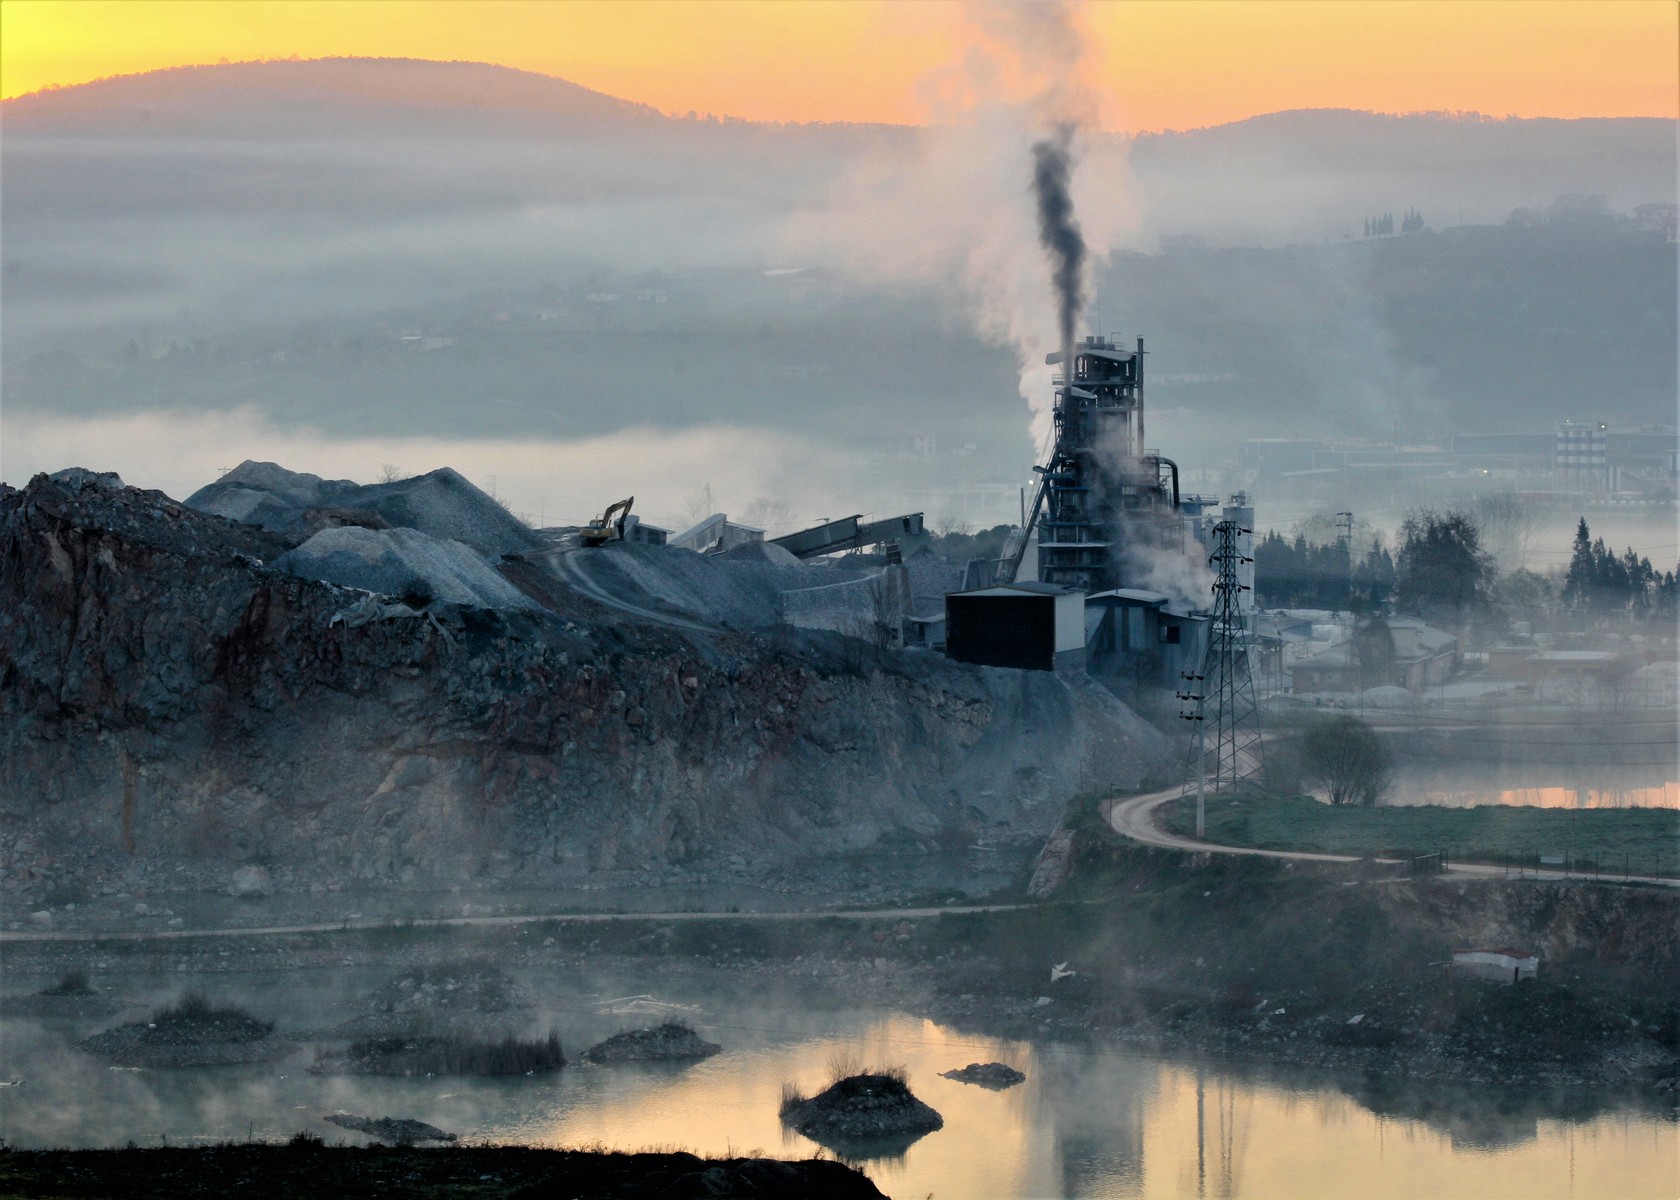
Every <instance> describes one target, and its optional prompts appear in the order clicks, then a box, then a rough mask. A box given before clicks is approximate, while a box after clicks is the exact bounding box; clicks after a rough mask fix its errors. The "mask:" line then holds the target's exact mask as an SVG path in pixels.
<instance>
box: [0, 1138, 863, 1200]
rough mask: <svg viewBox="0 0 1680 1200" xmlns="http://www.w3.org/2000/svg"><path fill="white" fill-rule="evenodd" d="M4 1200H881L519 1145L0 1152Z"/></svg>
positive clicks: (816, 1173) (730, 1164)
mask: <svg viewBox="0 0 1680 1200" xmlns="http://www.w3.org/2000/svg"><path fill="white" fill-rule="evenodd" d="M0 1194H4V1195H6V1196H20V1197H59V1196H66V1195H81V1196H125V1197H129V1198H131V1200H175V1198H176V1197H178V1196H184V1195H213V1196H229V1195H235V1194H237V1195H240V1196H251V1197H260V1198H261V1197H272V1198H274V1200H280V1198H282V1197H286V1198H290V1197H294V1196H300V1195H320V1196H395V1195H401V1196H409V1197H415V1198H416V1200H424V1198H427V1197H443V1196H456V1195H471V1196H473V1197H476V1198H478V1200H513V1198H515V1197H522V1198H534V1197H537V1196H608V1195H610V1196H619V1197H625V1198H626V1200H633V1198H639V1197H646V1198H647V1200H655V1198H668V1200H681V1198H684V1197H694V1198H699V1197H704V1196H754V1197H761V1198H763V1200H808V1198H809V1197H812V1196H824V1197H832V1198H833V1200H882V1193H881V1192H880V1190H879V1189H877V1188H876V1187H875V1185H874V1184H872V1183H871V1182H870V1181H869V1180H868V1178H866V1177H865V1176H864V1175H863V1174H862V1172H860V1171H856V1170H854V1169H853V1168H851V1167H848V1166H846V1165H844V1164H843V1163H837V1162H830V1161H827V1160H822V1159H806V1160H802V1161H798V1162H782V1161H778V1160H775V1159H765V1158H725V1159H705V1158H700V1157H698V1156H696V1155H693V1154H681V1153H677V1154H618V1153H599V1152H591V1151H583V1150H532V1149H526V1148H524V1147H517V1146H467V1147H454V1146H450V1147H440V1148H433V1149H398V1148H385V1147H372V1148H367V1149H353V1148H345V1147H326V1146H323V1145H321V1144H320V1142H319V1141H305V1140H300V1141H298V1142H295V1143H294V1144H292V1145H290V1146H260V1145H230V1146H208V1147H204V1148H201V1149H192V1150H187V1149H175V1148H159V1149H149V1150H0Z"/></svg>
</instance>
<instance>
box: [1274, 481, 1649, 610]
mask: <svg viewBox="0 0 1680 1200" xmlns="http://www.w3.org/2000/svg"><path fill="white" fill-rule="evenodd" d="M1254 591H1255V599H1256V602H1257V603H1258V604H1259V605H1260V607H1262V608H1321V609H1330V610H1332V611H1343V612H1346V611H1352V612H1364V613H1372V614H1380V613H1384V612H1400V613H1407V614H1411V615H1414V616H1420V617H1423V618H1424V619H1426V620H1433V621H1443V622H1449V623H1456V622H1462V621H1465V620H1476V621H1481V622H1486V621H1493V622H1495V623H1499V622H1503V621H1504V620H1507V619H1512V618H1515V619H1520V620H1527V621H1530V622H1538V623H1542V624H1544V623H1546V622H1548V621H1549V620H1551V619H1553V618H1567V619H1569V620H1571V621H1575V622H1579V621H1580V620H1581V619H1582V618H1586V619H1591V620H1629V619H1631V620H1635V621H1647V620H1665V621H1669V622H1672V621H1674V620H1675V618H1676V613H1677V599H1680V584H1677V572H1676V571H1666V572H1664V571H1658V570H1657V569H1656V568H1655V567H1654V566H1652V564H1651V560H1650V559H1648V558H1645V557H1642V556H1641V555H1639V554H1638V553H1637V552H1636V551H1634V550H1633V548H1632V547H1629V548H1628V549H1627V550H1626V551H1624V552H1623V553H1621V554H1619V555H1618V554H1617V553H1615V552H1614V551H1613V550H1611V549H1610V548H1609V547H1608V546H1607V545H1605V542H1604V539H1603V538H1594V537H1593V536H1592V532H1591V530H1590V529H1589V528H1588V526H1587V522H1586V519H1585V518H1584V517H1583V518H1582V519H1581V522H1580V524H1579V525H1578V526H1577V528H1576V532H1575V543H1574V552H1573V555H1572V557H1571V559H1570V563H1569V568H1568V570H1567V572H1565V574H1564V575H1563V577H1562V579H1561V581H1560V580H1559V579H1558V578H1557V577H1556V576H1555V575H1554V576H1552V577H1550V578H1548V577H1546V576H1543V575H1538V574H1536V573H1535V572H1533V571H1524V570H1518V571H1512V572H1510V573H1509V574H1507V575H1503V576H1502V575H1500V573H1499V571H1498V569H1497V567H1496V566H1495V564H1494V558H1493V556H1492V555H1491V554H1490V553H1489V552H1488V551H1487V549H1486V548H1485V546H1484V541H1483V535H1482V528H1481V525H1480V524H1479V522H1478V521H1477V520H1476V518H1475V517H1473V516H1471V515H1470V514H1468V513H1464V512H1457V511H1449V512H1437V511H1434V510H1431V509H1422V510H1419V511H1417V512H1414V513H1412V514H1410V515H1409V516H1408V517H1407V518H1406V520H1405V522H1404V523H1403V524H1402V525H1401V527H1400V532H1399V537H1398V539H1397V546H1396V549H1395V551H1394V553H1393V554H1390V553H1389V551H1388V550H1387V548H1386V547H1385V546H1384V545H1383V542H1382V539H1381V538H1373V539H1372V541H1371V543H1370V545H1369V546H1368V547H1367V548H1366V549H1364V550H1363V551H1362V552H1360V553H1358V554H1355V553H1354V552H1353V551H1352V550H1351V548H1350V547H1349V545H1348V543H1347V541H1346V540H1345V539H1336V540H1334V541H1331V542H1327V543H1320V542H1310V541H1308V540H1307V538H1306V536H1305V534H1302V533H1297V534H1296V535H1295V536H1294V537H1293V538H1288V537H1285V536H1284V535H1282V534H1280V533H1278V532H1277V531H1275V530H1273V531H1271V532H1268V533H1267V534H1266V535H1265V536H1264V537H1262V538H1261V539H1260V540H1259V541H1258V542H1257V543H1256V544H1255V547H1254Z"/></svg>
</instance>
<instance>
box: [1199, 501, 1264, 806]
mask: <svg viewBox="0 0 1680 1200" xmlns="http://www.w3.org/2000/svg"><path fill="white" fill-rule="evenodd" d="M1249 532H1250V531H1249V530H1247V529H1243V528H1240V527H1239V526H1238V525H1237V523H1236V522H1235V521H1221V522H1219V523H1218V524H1217V525H1215V526H1214V527H1213V536H1214V551H1213V553H1212V554H1211V555H1210V556H1209V557H1208V562H1209V564H1211V565H1212V566H1213V567H1214V569H1215V575H1214V581H1213V622H1212V625H1211V627H1210V628H1209V629H1208V643H1207V654H1206V657H1204V658H1203V660H1202V670H1201V673H1200V674H1199V675H1188V674H1187V675H1186V676H1185V677H1184V678H1185V680H1186V682H1187V684H1188V685H1189V686H1187V687H1186V689H1185V690H1184V691H1182V692H1180V693H1179V699H1181V700H1185V701H1194V702H1195V704H1196V708H1195V711H1194V712H1186V713H1181V714H1179V715H1180V716H1182V717H1184V718H1185V719H1186V720H1189V721H1194V722H1195V723H1196V736H1195V741H1194V742H1193V743H1192V744H1191V757H1190V762H1189V763H1188V764H1187V768H1188V774H1190V776H1191V777H1192V778H1194V779H1195V781H1196V795H1197V804H1196V832H1197V834H1198V835H1199V834H1200V833H1201V832H1202V825H1203V815H1202V803H1201V796H1202V790H1203V788H1204V786H1205V781H1206V780H1207V778H1208V776H1209V773H1210V772H1209V769H1210V767H1211V775H1212V781H1213V790H1214V791H1215V792H1219V791H1223V790H1225V789H1227V788H1230V787H1232V786H1234V785H1235V784H1236V783H1237V782H1238V781H1239V780H1243V779H1251V778H1253V777H1254V776H1255V775H1258V774H1259V772H1260V768H1261V766H1262V765H1263V763H1264V758H1263V752H1262V748H1261V740H1260V705H1259V702H1258V701H1257V700H1256V699H1255V695H1254V665H1253V661H1252V651H1253V643H1252V639H1251V638H1250V636H1249V632H1248V627H1247V626H1246V625H1245V624H1244V622H1243V619H1242V610H1241V606H1240V605H1239V603H1238V597H1239V595H1240V594H1241V593H1242V592H1243V591H1246V590H1247V589H1246V587H1245V586H1244V585H1243V584H1241V583H1239V582H1238V579H1237V568H1238V566H1240V565H1241V564H1243V563H1247V562H1252V561H1253V560H1252V559H1250V558H1247V557H1246V556H1244V555H1243V553H1242V552H1241V550H1239V549H1238V548H1237V538H1238V537H1239V536H1241V535H1242V534H1245V533H1249ZM1210 726H1211V728H1210ZM1209 757H1211V758H1212V759H1213V761H1212V763H1211V764H1210V763H1209V762H1208V761H1207V760H1208V758H1209ZM1185 790H1186V791H1188V790H1189V789H1188V788H1186V789H1185Z"/></svg>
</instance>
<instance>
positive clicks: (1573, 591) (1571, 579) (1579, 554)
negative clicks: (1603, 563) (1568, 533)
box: [1563, 517, 1593, 612]
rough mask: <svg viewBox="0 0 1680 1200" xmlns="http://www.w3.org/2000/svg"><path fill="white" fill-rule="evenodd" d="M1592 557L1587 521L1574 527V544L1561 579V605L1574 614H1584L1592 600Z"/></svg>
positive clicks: (1590, 535)
mask: <svg viewBox="0 0 1680 1200" xmlns="http://www.w3.org/2000/svg"><path fill="white" fill-rule="evenodd" d="M1592 590H1593V556H1592V531H1591V530H1590V529H1588V528H1587V519H1586V518H1585V517H1582V518H1581V521H1580V524H1578V525H1576V526H1575V542H1574V545H1573V546H1572V547H1571V549H1570V553H1569V571H1568V573H1567V574H1565V575H1564V577H1563V605H1564V607H1565V608H1568V609H1571V610H1573V611H1575V612H1585V611H1586V609H1587V607H1588V605H1589V604H1590V603H1591V600H1592Z"/></svg>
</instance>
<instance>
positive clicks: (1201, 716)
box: [1178, 671, 1207, 838]
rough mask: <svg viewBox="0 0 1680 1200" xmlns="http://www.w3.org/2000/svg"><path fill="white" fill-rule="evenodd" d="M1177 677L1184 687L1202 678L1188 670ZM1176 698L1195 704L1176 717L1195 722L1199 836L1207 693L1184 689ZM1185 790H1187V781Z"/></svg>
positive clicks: (1201, 833) (1203, 813)
mask: <svg viewBox="0 0 1680 1200" xmlns="http://www.w3.org/2000/svg"><path fill="white" fill-rule="evenodd" d="M1179 678H1181V679H1183V680H1184V683H1185V687H1186V689H1189V688H1197V687H1199V685H1200V684H1201V683H1202V680H1203V677H1202V676H1200V675H1196V674H1192V673H1191V672H1189V671H1181V672H1180V673H1179ZM1178 698H1179V699H1180V700H1183V701H1185V702H1186V703H1189V702H1191V701H1194V702H1195V705H1196V707H1195V708H1194V709H1192V710H1190V711H1188V712H1181V713H1179V714H1178V717H1179V720H1181V721H1194V722H1195V723H1196V724H1195V726H1194V729H1195V738H1196V741H1195V748H1194V753H1195V759H1196V767H1195V772H1196V836H1197V837H1198V838H1200V837H1205V836H1206V834H1207V738H1206V737H1204V736H1203V729H1204V728H1205V727H1204V726H1203V724H1202V722H1203V721H1205V720H1206V719H1207V713H1206V708H1207V695H1206V694H1205V693H1204V692H1202V691H1200V690H1197V691H1189V690H1186V691H1182V692H1179V693H1178ZM1185 790H1186V791H1188V790H1189V788H1188V781H1187V782H1186V788H1185Z"/></svg>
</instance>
